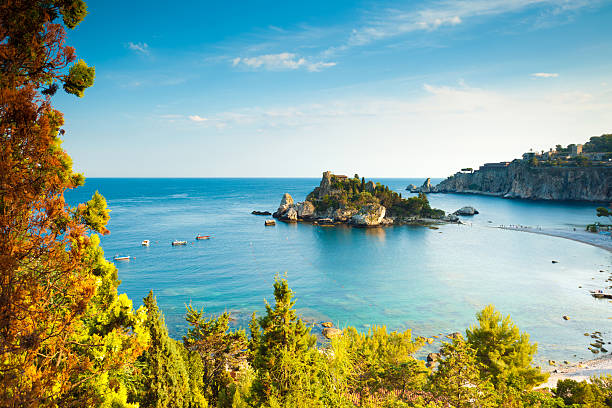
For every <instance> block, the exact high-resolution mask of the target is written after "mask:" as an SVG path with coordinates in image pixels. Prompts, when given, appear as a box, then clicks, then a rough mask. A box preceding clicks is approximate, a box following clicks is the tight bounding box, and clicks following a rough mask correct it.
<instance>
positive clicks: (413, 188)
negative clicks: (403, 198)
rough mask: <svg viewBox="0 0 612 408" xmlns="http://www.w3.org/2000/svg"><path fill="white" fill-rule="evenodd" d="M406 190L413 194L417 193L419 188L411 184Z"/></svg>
mask: <svg viewBox="0 0 612 408" xmlns="http://www.w3.org/2000/svg"><path fill="white" fill-rule="evenodd" d="M406 190H407V191H410V192H411V193H417V192H418V191H419V190H418V187H417V186H415V185H414V184H409V185H408V187H406Z"/></svg>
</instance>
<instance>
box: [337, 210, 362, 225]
mask: <svg viewBox="0 0 612 408" xmlns="http://www.w3.org/2000/svg"><path fill="white" fill-rule="evenodd" d="M356 213H357V210H354V209H348V208H338V209H337V210H336V211H334V213H333V218H334V221H335V222H346V221H348V220H349V219H350V218H351V217H352V216H353V215H355V214H356Z"/></svg>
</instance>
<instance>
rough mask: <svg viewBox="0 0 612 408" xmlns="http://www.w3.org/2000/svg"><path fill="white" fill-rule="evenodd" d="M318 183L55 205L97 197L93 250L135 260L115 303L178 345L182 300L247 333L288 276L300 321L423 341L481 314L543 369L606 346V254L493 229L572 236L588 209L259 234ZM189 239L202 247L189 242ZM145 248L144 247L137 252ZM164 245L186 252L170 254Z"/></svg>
mask: <svg viewBox="0 0 612 408" xmlns="http://www.w3.org/2000/svg"><path fill="white" fill-rule="evenodd" d="M319 180H320V179H318V178H317V179H315V178H313V179H303V178H301V179H95V178H90V179H87V182H86V184H85V186H84V187H81V188H79V189H77V190H75V191H71V192H69V193H68V194H67V198H68V201H69V202H70V203H71V204H76V203H78V202H83V201H87V200H88V199H89V198H90V197H91V195H92V193H93V192H94V191H96V190H99V191H100V192H101V193H102V194H103V195H104V196H105V197H106V199H107V201H108V205H109V207H110V209H111V210H112V212H111V217H112V218H111V221H110V223H109V225H108V228H109V229H110V231H111V234H110V235H108V236H105V237H103V238H102V246H103V248H104V251H105V253H106V256H107V258H108V259H112V257H113V256H114V255H116V254H119V255H130V256H133V257H135V259H133V260H131V261H129V262H116V264H117V267H118V268H119V278H120V279H121V281H122V284H121V286H120V288H119V289H120V291H121V292H126V293H127V294H128V296H129V297H130V298H131V299H133V301H134V305H135V306H136V307H137V306H139V305H140V304H141V303H142V298H143V297H144V296H146V295H147V293H148V292H149V290H151V289H152V290H153V291H154V292H155V294H156V295H157V301H158V303H159V305H160V307H161V308H162V310H163V311H164V313H165V316H166V322H167V324H168V326H169V329H170V331H171V333H172V334H173V335H174V336H175V337H177V338H178V337H180V336H181V334H182V333H183V332H184V330H185V327H186V325H185V323H184V318H183V316H184V311H185V305H186V304H188V303H190V302H191V303H192V304H193V305H194V306H196V307H198V308H202V307H203V308H204V309H205V311H206V312H207V313H211V314H217V313H220V312H223V311H225V310H227V311H231V312H233V314H234V316H235V317H236V321H235V325H237V326H242V327H245V326H246V322H247V320H248V318H249V317H250V314H251V312H252V311H255V310H256V311H258V312H259V313H260V314H261V313H262V312H263V311H264V310H265V308H264V298H265V299H268V300H270V301H272V300H273V296H272V284H273V281H274V276H275V274H277V273H281V274H284V273H286V274H287V277H288V280H289V284H290V286H291V288H292V289H293V290H294V291H295V293H296V298H297V303H296V307H297V308H298V310H299V312H300V313H301V315H302V316H303V317H304V318H305V319H307V320H308V321H316V322H320V321H322V320H331V321H333V322H334V324H336V325H338V326H339V327H344V326H347V325H352V326H356V327H357V328H358V329H360V330H367V328H368V327H370V326H373V325H386V326H387V327H388V328H390V329H394V330H404V329H408V328H410V329H412V330H413V334H414V335H415V336H416V335H423V336H432V335H437V334H439V333H444V334H447V333H451V332H455V331H463V330H465V328H467V327H468V326H469V325H470V324H473V323H474V322H475V314H476V312H477V311H478V310H479V309H481V308H482V307H484V306H485V305H487V304H489V303H492V304H494V305H495V306H496V307H497V308H498V310H500V311H501V312H502V313H504V314H510V315H511V317H512V319H513V320H514V321H515V322H516V323H517V324H518V325H519V327H520V328H521V330H524V331H527V332H529V333H530V335H531V339H532V340H534V341H537V342H538V343H539V358H540V359H541V360H543V359H548V358H552V359H557V360H570V361H576V360H578V359H584V358H592V357H593V355H592V354H591V352H590V351H588V350H587V346H588V344H589V340H590V338H589V337H585V336H584V333H585V332H592V331H595V330H599V331H602V332H604V333H605V334H604V338H605V339H606V341H612V320H611V318H612V304H611V303H609V302H608V301H602V300H596V299H593V298H592V297H591V296H589V294H588V290H589V289H600V288H602V287H604V286H605V285H606V284H605V280H606V279H607V278H608V276H609V272H608V271H609V270H610V265H611V264H612V254H611V253H610V252H607V251H605V250H603V249H599V248H595V247H592V246H589V245H586V244H581V243H577V242H574V241H570V240H565V239H561V238H555V237H548V236H542V235H536V234H529V233H525V232H517V231H508V230H500V229H496V228H492V226H496V225H500V224H521V225H531V226H538V225H540V226H547V227H557V226H566V227H571V226H576V227H577V228H584V225H585V224H588V223H591V222H594V221H597V218H596V217H595V215H594V214H595V208H596V207H597V206H598V205H597V204H592V203H590V204H589V203H551V202H543V201H524V200H507V199H502V198H496V197H485V196H476V195H459V194H431V195H429V198H430V202H431V204H432V206H434V207H437V208H441V209H443V210H446V211H451V212H452V211H455V210H456V209H458V208H460V207H462V206H465V205H471V206H474V207H475V208H476V209H478V210H479V211H480V214H478V215H476V216H474V217H470V218H467V217H466V218H465V221H467V222H468V224H467V225H444V226H441V227H440V228H439V229H438V230H434V229H429V228H424V227H408V226H401V227H399V226H398V227H388V228H384V229H383V228H380V229H356V228H349V227H336V228H329V227H317V226H313V225H309V224H284V223H277V225H276V226H275V227H264V220H265V219H266V218H270V217H261V216H254V215H251V214H250V213H251V211H252V210H268V211H271V212H273V211H275V210H276V208H277V207H278V204H279V202H280V199H281V197H282V195H283V193H285V192H288V193H290V194H291V195H292V196H293V198H294V199H295V200H296V201H302V200H304V198H305V197H306V195H307V194H308V193H309V192H310V191H311V190H312V189H313V188H314V187H315V186H317V185H318V184H319ZM375 181H380V182H382V183H383V184H387V185H389V186H390V187H391V188H393V189H394V190H395V191H397V192H401V193H403V194H404V195H406V191H405V190H404V189H405V188H406V186H407V185H408V184H411V183H413V184H416V185H420V184H422V182H423V179H376V180H375ZM433 181H434V182H437V181H439V180H433ZM489 221H491V222H489ZM197 234H204V235H212V237H213V238H212V239H210V240H207V241H195V239H194V238H195V236H196V235H197ZM144 239H149V240H151V246H150V247H148V248H147V247H142V246H141V245H140V243H141V241H142V240H144ZM175 239H179V240H187V241H188V245H187V246H184V247H172V246H171V245H170V243H171V242H172V241H173V240H175ZM552 260H556V261H559V263H557V264H553V263H552V262H551V261H552ZM600 270H604V271H606V273H602V272H599V271H600ZM579 286H582V288H579ZM563 315H568V316H570V320H569V321H565V320H563V319H562V316H563ZM433 347H436V345H433V346H431V348H433ZM574 355H575V357H574Z"/></svg>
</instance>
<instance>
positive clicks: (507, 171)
mask: <svg viewBox="0 0 612 408" xmlns="http://www.w3.org/2000/svg"><path fill="white" fill-rule="evenodd" d="M432 192H438V193H473V194H485V195H494V196H500V197H506V198H526V199H537V200H578V201H600V202H610V201H612V166H605V165H601V166H587V167H569V166H532V165H529V164H528V163H527V162H524V161H520V160H515V161H513V162H512V163H510V164H509V165H508V166H505V167H493V168H483V169H480V170H476V171H474V172H473V173H461V172H459V173H456V174H454V175H453V176H450V177H449V178H447V179H446V180H444V181H442V182H441V183H440V184H438V185H437V186H435V187H434V188H433V190H432Z"/></svg>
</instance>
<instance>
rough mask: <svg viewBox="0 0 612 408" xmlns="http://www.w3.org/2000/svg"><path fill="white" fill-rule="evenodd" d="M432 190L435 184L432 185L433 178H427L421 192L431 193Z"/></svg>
mask: <svg viewBox="0 0 612 408" xmlns="http://www.w3.org/2000/svg"><path fill="white" fill-rule="evenodd" d="M432 190H433V186H432V185H431V179H430V178H427V179H426V180H425V182H424V183H423V185H422V186H421V188H420V189H419V192H421V193H431V191H432Z"/></svg>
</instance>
